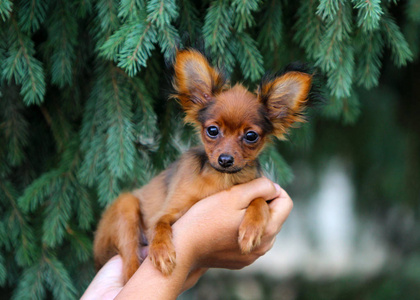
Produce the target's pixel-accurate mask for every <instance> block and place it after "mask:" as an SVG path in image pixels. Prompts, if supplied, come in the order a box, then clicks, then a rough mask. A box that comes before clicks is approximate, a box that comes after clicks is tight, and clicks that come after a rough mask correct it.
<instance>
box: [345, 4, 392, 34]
mask: <svg viewBox="0 0 420 300" xmlns="http://www.w3.org/2000/svg"><path fill="white" fill-rule="evenodd" d="M352 2H353V4H354V8H356V9H357V10H358V11H357V26H359V27H361V28H362V29H363V30H364V31H372V30H375V29H377V28H378V27H379V21H380V19H381V16H382V15H383V13H384V12H383V10H382V7H381V0H368V1H366V0H352Z"/></svg>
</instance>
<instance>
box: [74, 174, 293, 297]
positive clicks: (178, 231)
mask: <svg viewBox="0 0 420 300" xmlns="http://www.w3.org/2000/svg"><path fill="white" fill-rule="evenodd" d="M258 197H262V198H264V199H266V200H272V201H271V202H270V203H269V207H270V217H269V220H268V224H267V227H266V230H265V232H264V235H263V238H262V241H261V244H260V245H259V246H258V247H257V248H256V249H254V250H253V251H252V252H251V253H249V254H242V253H241V251H240V250H239V246H238V228H239V225H240V224H241V221H242V219H243V217H244V214H245V210H246V208H247V207H248V206H249V203H250V202H251V201H252V200H253V199H256V198H258ZM292 208H293V202H292V200H291V199H290V197H289V195H288V194H287V193H286V192H285V191H284V190H283V189H282V188H280V186H279V185H277V184H275V183H273V182H271V181H270V180H268V179H266V178H259V179H255V180H253V181H251V182H249V183H245V184H240V185H237V186H234V187H232V188H231V189H229V190H228V191H223V192H220V193H217V194H215V195H212V196H210V197H207V198H205V199H203V200H201V201H199V202H198V203H197V204H195V205H194V206H193V207H192V208H191V209H190V210H189V211H188V212H187V213H186V214H185V215H184V216H182V217H181V218H180V219H179V220H178V221H177V222H176V223H175V224H174V225H173V226H172V228H173V243H174V246H175V249H176V254H177V257H176V262H177V265H176V268H175V269H174V271H173V273H172V274H171V275H169V276H164V275H162V273H161V272H160V271H158V270H157V269H156V268H155V267H154V266H153V265H152V263H151V261H150V259H148V257H146V259H145V260H144V262H143V263H142V264H141V266H140V268H139V269H138V270H137V272H136V273H135V274H134V275H133V277H132V278H131V279H130V280H129V281H128V282H127V284H126V285H125V286H123V283H122V260H121V257H120V256H118V255H117V256H115V257H113V258H112V259H111V260H110V261H109V262H108V263H106V264H105V266H104V267H103V268H102V269H101V270H100V271H99V272H98V274H97V275H96V276H95V278H94V279H93V281H92V282H91V284H90V285H89V287H88V289H87V290H86V292H85V293H84V295H83V296H82V299H83V300H90V299H114V298H115V299H156V300H160V299H162V300H163V299H165V300H167V299H176V297H177V296H178V295H179V294H180V293H182V292H183V291H185V290H187V289H189V288H191V287H192V286H193V285H194V284H195V283H196V282H197V281H198V279H199V278H200V277H201V275H203V274H204V273H205V272H206V271H207V269H208V268H227V269H241V268H243V267H245V266H248V265H250V264H252V263H253V262H254V261H255V260H256V259H257V258H259V257H260V256H262V255H264V254H265V253H266V252H267V251H268V250H270V249H271V247H272V246H273V244H274V241H275V237H276V235H277V233H278V232H279V231H280V229H281V227H282V225H283V223H284V222H285V221H286V219H287V217H288V215H289V213H290V211H291V210H292Z"/></svg>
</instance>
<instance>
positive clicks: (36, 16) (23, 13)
mask: <svg viewBox="0 0 420 300" xmlns="http://www.w3.org/2000/svg"><path fill="white" fill-rule="evenodd" d="M47 9H48V1H46V0H30V1H27V0H20V1H19V10H18V20H19V21H18V24H19V27H20V28H21V30H22V31H23V32H26V33H29V32H35V31H37V30H38V29H39V28H40V27H41V24H42V22H44V19H45V17H46V15H47Z"/></svg>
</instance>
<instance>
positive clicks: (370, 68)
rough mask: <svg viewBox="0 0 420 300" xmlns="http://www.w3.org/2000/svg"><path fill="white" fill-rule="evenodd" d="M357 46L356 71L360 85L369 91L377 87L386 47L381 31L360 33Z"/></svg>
mask: <svg viewBox="0 0 420 300" xmlns="http://www.w3.org/2000/svg"><path fill="white" fill-rule="evenodd" d="M355 44H356V45H357V49H356V57H357V58H358V63H357V69H356V74H357V78H358V84H359V85H362V86H364V87H365V88H367V89H369V88H372V87H374V86H377V85H378V81H379V76H380V73H381V70H380V68H381V65H382V62H381V58H382V53H383V47H384V42H383V39H382V36H381V33H380V31H379V30H375V31H371V32H366V31H359V32H358V34H357V36H356V38H355Z"/></svg>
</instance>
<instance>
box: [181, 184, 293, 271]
mask: <svg viewBox="0 0 420 300" xmlns="http://www.w3.org/2000/svg"><path fill="white" fill-rule="evenodd" d="M258 197H262V198H264V199H266V200H272V201H271V202H270V203H269V208H270V219H269V221H268V224H267V227H266V230H265V232H264V235H263V237H262V241H261V244H260V245H259V246H258V247H257V248H256V249H254V250H253V251H252V252H251V253H249V254H242V253H241V251H240V249H239V245H238V230H239V225H240V223H241V221H242V219H243V217H244V215H245V211H246V208H247V207H248V205H249V203H250V202H251V201H252V200H254V199H256V198H258ZM292 208H293V202H292V200H291V199H290V197H289V195H288V194H287V193H286V192H285V191H284V190H283V189H282V188H280V186H279V185H277V184H275V183H273V182H271V181H270V180H268V179H267V178H259V179H256V180H253V181H251V182H249V183H245V184H241V185H237V186H234V187H232V188H231V189H229V190H227V191H223V192H220V193H217V194H215V195H213V196H210V197H207V198H205V199H203V200H201V201H199V202H198V203H196V204H195V205H194V206H193V207H192V208H191V209H190V210H189V211H188V212H187V213H186V214H185V215H184V216H182V217H181V218H180V219H179V220H178V221H177V222H176V223H175V224H174V225H173V234H174V240H177V239H179V240H180V241H179V242H178V243H177V244H178V245H179V247H180V249H179V250H178V249H177V254H179V255H183V256H187V261H188V262H189V263H190V264H191V266H192V268H199V267H206V268H209V267H213V268H228V269H241V268H243V267H245V266H248V265H250V264H251V263H253V262H254V261H255V260H256V259H257V258H259V257H260V256H262V255H264V254H265V253H266V252H267V251H268V250H269V249H271V247H272V246H273V244H274V241H275V237H276V235H277V233H278V232H279V231H280V229H281V227H282V225H283V223H284V222H285V221H286V218H287V217H288V215H289V213H290V211H291V210H292Z"/></svg>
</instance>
